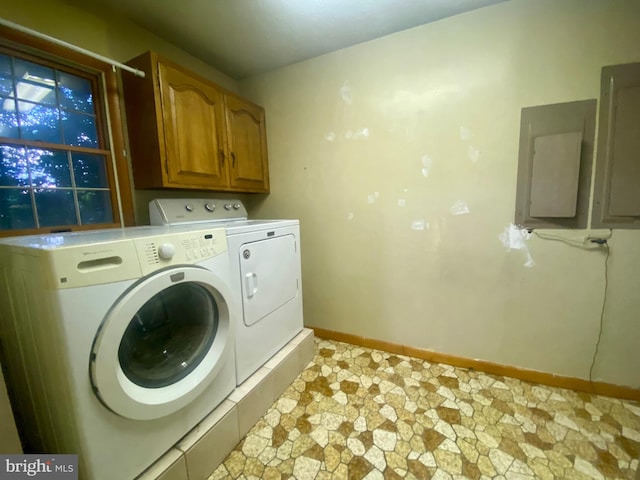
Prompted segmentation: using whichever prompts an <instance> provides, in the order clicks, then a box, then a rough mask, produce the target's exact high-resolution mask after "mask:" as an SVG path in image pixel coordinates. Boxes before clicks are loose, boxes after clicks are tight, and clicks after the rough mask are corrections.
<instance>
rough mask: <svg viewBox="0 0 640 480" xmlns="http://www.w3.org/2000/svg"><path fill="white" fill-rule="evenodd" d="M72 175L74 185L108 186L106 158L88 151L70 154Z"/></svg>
mask: <svg viewBox="0 0 640 480" xmlns="http://www.w3.org/2000/svg"><path fill="white" fill-rule="evenodd" d="M72 161H73V176H74V178H75V180H76V187H78V188H81V187H90V188H108V187H109V180H108V178H107V167H106V158H105V156H104V155H91V154H89V153H74V154H72Z"/></svg>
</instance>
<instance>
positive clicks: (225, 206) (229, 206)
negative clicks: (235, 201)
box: [224, 203, 232, 210]
mask: <svg viewBox="0 0 640 480" xmlns="http://www.w3.org/2000/svg"><path fill="white" fill-rule="evenodd" d="M231 208H232V207H231V204H230V203H225V204H224V209H225V210H231Z"/></svg>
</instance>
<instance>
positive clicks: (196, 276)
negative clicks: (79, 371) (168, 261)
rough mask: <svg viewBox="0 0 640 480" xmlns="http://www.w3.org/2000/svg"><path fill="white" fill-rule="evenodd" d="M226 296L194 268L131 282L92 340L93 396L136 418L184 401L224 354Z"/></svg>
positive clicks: (210, 376) (228, 341)
mask: <svg viewBox="0 0 640 480" xmlns="http://www.w3.org/2000/svg"><path fill="white" fill-rule="evenodd" d="M228 299H231V293H230V292H229V291H228V287H227V285H226V283H225V282H224V281H223V280H222V279H221V278H220V277H218V276H217V275H215V274H213V273H212V272H211V271H209V270H206V269H204V268H200V267H195V266H184V267H177V268H176V267H172V268H169V269H167V270H161V271H158V272H156V273H155V274H153V275H151V276H148V277H145V278H143V279H142V280H140V281H139V282H137V283H135V284H134V285H133V286H132V287H131V288H129V290H127V291H126V292H125V293H124V294H123V295H122V296H121V297H120V298H119V299H118V301H117V302H116V304H115V305H114V306H113V307H112V308H111V309H110V311H109V313H108V314H107V316H106V317H105V319H104V320H103V322H102V324H101V326H100V329H99V330H98V334H97V336H96V338H95V341H94V344H93V348H92V354H91V368H90V372H91V382H92V384H93V388H94V391H95V393H96V395H97V396H98V398H99V399H100V400H101V401H102V403H104V404H105V405H106V406H107V407H108V408H109V409H111V410H112V411H113V412H115V413H117V414H118V415H121V416H123V417H127V418H131V419H136V420H149V419H153V418H160V417H163V416H166V415H169V414H171V413H173V412H175V411H177V410H179V409H181V408H182V407H184V406H185V405H187V404H189V403H190V402H191V401H192V400H193V399H194V398H196V397H197V396H198V395H200V393H202V392H203V391H204V390H205V388H207V386H209V384H210V383H211V382H212V381H213V380H214V379H215V377H216V375H217V373H218V371H219V370H220V368H221V366H222V364H223V363H224V362H225V361H228V358H229V355H230V352H232V348H233V339H232V337H231V333H230V328H231V323H230V308H229V304H228V302H229V300H228ZM231 354H232V353H231Z"/></svg>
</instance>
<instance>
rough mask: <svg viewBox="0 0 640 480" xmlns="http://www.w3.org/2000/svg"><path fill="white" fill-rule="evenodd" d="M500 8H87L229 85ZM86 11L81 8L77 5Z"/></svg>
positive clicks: (235, 4) (280, 3) (397, 0)
mask: <svg viewBox="0 0 640 480" xmlns="http://www.w3.org/2000/svg"><path fill="white" fill-rule="evenodd" d="M502 1H505V0H180V1H178V0H173V1H166V0H164V1H158V0H136V1H132V0H93V1H92V2H91V3H93V4H94V5H95V4H99V5H102V6H106V7H108V8H111V9H113V10H115V11H116V12H117V13H119V14H121V15H124V16H125V17H128V18H129V19H131V20H133V21H134V22H135V23H137V24H138V25H140V26H142V27H144V28H145V29H147V30H149V31H151V32H153V33H155V34H156V35H158V36H159V37H161V38H163V39H165V40H167V41H169V42H171V43H173V44H174V45H177V46H178V47H180V48H182V49H183V50H186V51H188V52H189V53H191V54H192V55H194V56H195V57H198V58H200V59H201V60H203V61H205V62H206V63H208V64H210V65H212V66H214V67H216V68H217V69H218V70H220V71H222V72H223V73H226V74H227V75H229V76H230V77H232V78H235V79H238V80H240V79H242V78H245V77H250V76H253V75H256V74H259V73H262V72H266V71H269V70H273V69H275V68H279V67H283V66H285V65H289V64H292V63H296V62H299V61H301V60H305V59H307V58H312V57H315V56H318V55H322V54H324V53H328V52H332V51H335V50H339V49H341V48H344V47H348V46H351V45H355V44H357V43H361V42H365V41H367V40H371V39H374V38H378V37H381V36H384V35H388V34H390V33H394V32H398V31H401V30H406V29H408V28H412V27H415V26H418V25H422V24H424V23H428V22H432V21H435V20H439V19H441V18H445V17H449V16H452V15H457V14H459V13H462V12H465V11H468V10H474V9H476V8H481V7H484V6H487V5H491V4H494V3H499V2H502ZM83 3H84V4H85V6H86V3H85V2H83Z"/></svg>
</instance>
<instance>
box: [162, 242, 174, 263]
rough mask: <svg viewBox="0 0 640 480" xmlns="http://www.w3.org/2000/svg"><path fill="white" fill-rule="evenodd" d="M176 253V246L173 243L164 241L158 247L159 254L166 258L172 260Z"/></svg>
mask: <svg viewBox="0 0 640 480" xmlns="http://www.w3.org/2000/svg"><path fill="white" fill-rule="evenodd" d="M175 254H176V247H174V246H173V245H172V244H171V243H163V244H161V245H160V246H159V247H158V255H159V256H160V258H162V259H164V260H171V259H172V258H173V256H174V255H175Z"/></svg>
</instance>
